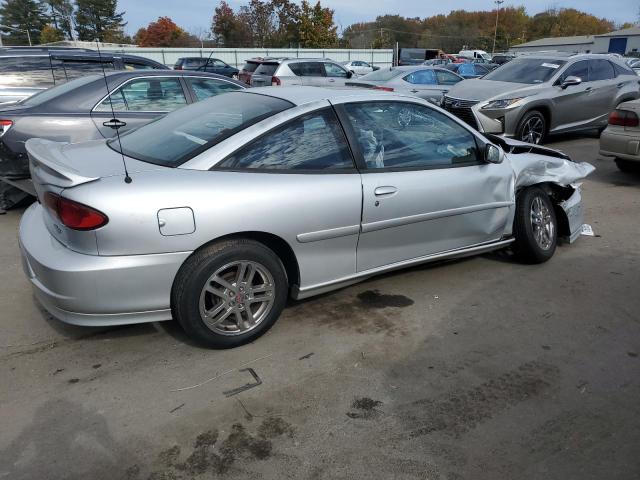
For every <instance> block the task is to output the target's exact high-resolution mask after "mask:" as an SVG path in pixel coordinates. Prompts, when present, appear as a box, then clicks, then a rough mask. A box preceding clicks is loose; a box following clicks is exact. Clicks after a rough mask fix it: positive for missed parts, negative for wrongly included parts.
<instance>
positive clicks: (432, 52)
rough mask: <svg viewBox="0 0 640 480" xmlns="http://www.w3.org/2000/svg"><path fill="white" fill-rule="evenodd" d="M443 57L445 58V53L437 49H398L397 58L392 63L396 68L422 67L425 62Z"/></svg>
mask: <svg viewBox="0 0 640 480" xmlns="http://www.w3.org/2000/svg"><path fill="white" fill-rule="evenodd" d="M444 56H446V53H444V52H443V51H442V50H439V49H437V48H400V49H398V56H397V58H394V60H395V61H394V63H396V64H397V65H398V66H402V65H422V63H423V62H424V61H425V60H431V59H433V58H442V57H444Z"/></svg>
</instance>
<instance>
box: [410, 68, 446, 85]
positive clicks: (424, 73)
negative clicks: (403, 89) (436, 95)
mask: <svg viewBox="0 0 640 480" xmlns="http://www.w3.org/2000/svg"><path fill="white" fill-rule="evenodd" d="M404 80H406V81H407V82H409V83H415V84H418V85H435V84H436V83H438V82H437V81H436V74H435V72H434V71H433V70H426V69H425V70H418V71H417V72H412V73H410V74H409V75H407V76H406V77H404Z"/></svg>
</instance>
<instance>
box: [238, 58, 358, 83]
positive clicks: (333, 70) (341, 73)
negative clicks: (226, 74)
mask: <svg viewBox="0 0 640 480" xmlns="http://www.w3.org/2000/svg"><path fill="white" fill-rule="evenodd" d="M352 76H353V72H350V71H349V70H347V69H346V68H344V67H343V66H342V65H340V64H339V63H336V62H334V61H332V60H327V59H324V58H321V59H318V58H284V59H278V60H274V61H270V62H264V63H261V64H260V66H259V67H258V68H257V69H256V71H255V72H253V75H252V76H251V86H252V87H265V86H269V85H271V86H289V85H311V86H316V87H330V86H342V85H344V84H345V82H346V81H347V80H349V79H350V78H351V77H352Z"/></svg>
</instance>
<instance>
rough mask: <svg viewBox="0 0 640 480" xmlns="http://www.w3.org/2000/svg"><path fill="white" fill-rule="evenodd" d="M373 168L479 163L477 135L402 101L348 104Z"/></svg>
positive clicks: (359, 137) (364, 152)
mask: <svg viewBox="0 0 640 480" xmlns="http://www.w3.org/2000/svg"><path fill="white" fill-rule="evenodd" d="M345 109H346V111H347V114H348V116H349V120H350V121H351V123H352V125H353V128H354V130H355V134H356V137H357V139H358V143H359V144H360V149H361V151H362V153H363V155H364V159H365V162H366V164H367V168H370V169H381V168H407V169H420V168H425V169H427V168H447V167H452V166H457V165H470V164H476V163H478V158H479V155H478V147H477V144H476V140H475V137H474V135H473V134H472V133H471V132H469V130H467V129H466V128H464V127H463V126H461V125H459V124H458V123H457V122H456V121H454V120H452V119H451V118H449V117H448V116H446V115H444V114H442V113H440V112H437V111H436V110H434V109H432V108H429V107H425V106H423V105H416V104H413V103H401V102H370V103H369V102H367V103H351V104H347V105H345Z"/></svg>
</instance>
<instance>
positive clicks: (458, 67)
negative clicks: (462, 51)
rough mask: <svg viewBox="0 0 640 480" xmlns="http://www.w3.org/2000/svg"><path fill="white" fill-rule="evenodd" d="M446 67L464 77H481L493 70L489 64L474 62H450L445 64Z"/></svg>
mask: <svg viewBox="0 0 640 480" xmlns="http://www.w3.org/2000/svg"><path fill="white" fill-rule="evenodd" d="M444 68H446V69H447V70H451V71H452V72H455V73H457V74H458V75H459V76H460V77H462V78H464V79H471V78H480V77H483V76H485V75H486V74H487V73H489V72H490V71H491V68H490V67H489V66H488V65H483V64H479V63H472V62H465V63H450V64H448V65H445V66H444Z"/></svg>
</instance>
